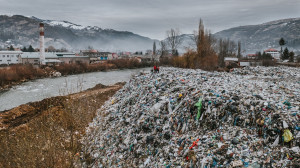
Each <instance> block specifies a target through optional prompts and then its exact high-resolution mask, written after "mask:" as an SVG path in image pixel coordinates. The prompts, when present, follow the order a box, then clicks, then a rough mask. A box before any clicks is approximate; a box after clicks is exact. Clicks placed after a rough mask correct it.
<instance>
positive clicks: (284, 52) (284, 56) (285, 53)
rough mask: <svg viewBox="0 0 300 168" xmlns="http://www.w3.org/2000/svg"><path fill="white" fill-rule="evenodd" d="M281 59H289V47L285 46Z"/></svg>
mask: <svg viewBox="0 0 300 168" xmlns="http://www.w3.org/2000/svg"><path fill="white" fill-rule="evenodd" d="M281 59H282V60H287V59H289V49H288V48H287V47H285V49H284V50H283V53H282V56H281Z"/></svg>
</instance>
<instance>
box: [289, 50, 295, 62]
mask: <svg viewBox="0 0 300 168" xmlns="http://www.w3.org/2000/svg"><path fill="white" fill-rule="evenodd" d="M294 56H295V53H294V52H293V51H292V52H290V53H289V62H294Z"/></svg>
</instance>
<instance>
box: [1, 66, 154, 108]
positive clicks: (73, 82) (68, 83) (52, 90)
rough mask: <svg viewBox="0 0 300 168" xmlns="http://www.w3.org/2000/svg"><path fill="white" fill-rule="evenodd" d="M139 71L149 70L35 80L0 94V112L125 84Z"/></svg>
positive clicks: (139, 70) (117, 71)
mask: <svg viewBox="0 0 300 168" xmlns="http://www.w3.org/2000/svg"><path fill="white" fill-rule="evenodd" d="M141 71H145V72H147V71H148V72H149V71H150V68H141V69H130V70H116V71H108V72H91V73H84V74H78V75H70V76H66V77H58V78H45V79H37V80H34V81H30V82H25V83H23V84H21V85H18V86H14V87H13V88H11V89H10V90H8V91H4V92H2V93H0V111H3V110H8V109H11V108H14V107H17V106H19V105H21V104H26V103H28V102H34V101H40V100H43V99H45V98H49V97H54V96H62V95H67V94H71V93H76V92H80V91H82V90H86V89H88V88H92V87H94V86H96V85H97V84H99V83H101V84H103V85H112V84H115V83H117V82H127V81H129V80H130V78H131V77H132V75H135V74H137V73H139V72H141Z"/></svg>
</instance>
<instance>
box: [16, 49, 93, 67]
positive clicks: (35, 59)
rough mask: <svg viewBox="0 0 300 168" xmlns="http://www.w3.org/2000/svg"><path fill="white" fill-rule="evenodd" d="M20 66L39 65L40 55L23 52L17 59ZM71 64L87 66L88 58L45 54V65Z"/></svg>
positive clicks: (72, 54)
mask: <svg viewBox="0 0 300 168" xmlns="http://www.w3.org/2000/svg"><path fill="white" fill-rule="evenodd" d="M19 63H20V64H34V65H39V64H40V53H39V52H24V53H23V54H22V56H21V57H20V59H19ZM59 63H64V64H73V63H84V64H89V63H90V58H89V57H88V56H79V55H77V54H75V53H54V52H46V53H45V64H47V65H50V64H59Z"/></svg>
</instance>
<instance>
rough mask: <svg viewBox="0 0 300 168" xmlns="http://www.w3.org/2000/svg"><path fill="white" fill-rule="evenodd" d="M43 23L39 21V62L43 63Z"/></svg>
mask: <svg viewBox="0 0 300 168" xmlns="http://www.w3.org/2000/svg"><path fill="white" fill-rule="evenodd" d="M44 43H45V41H44V23H40V64H41V65H45V44H44Z"/></svg>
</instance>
